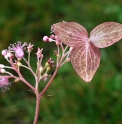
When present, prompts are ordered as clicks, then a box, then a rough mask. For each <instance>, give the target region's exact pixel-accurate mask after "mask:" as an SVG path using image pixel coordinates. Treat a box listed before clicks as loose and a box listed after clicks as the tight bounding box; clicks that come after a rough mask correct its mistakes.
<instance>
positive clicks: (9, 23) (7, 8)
mask: <svg viewBox="0 0 122 124" xmlns="http://www.w3.org/2000/svg"><path fill="white" fill-rule="evenodd" d="M60 21H72V22H78V23H80V24H82V25H83V26H84V27H85V28H86V29H87V30H88V32H90V31H91V30H92V29H93V28H94V27H95V26H97V25H99V24H101V23H103V22H107V21H116V22H119V23H122V1H121V0H101V1H99V0H89V1H87V0H47V1H46V0H3V1H0V51H1V50H2V49H6V48H7V47H8V46H9V44H11V43H15V42H17V41H22V42H31V43H32V44H34V46H35V48H34V50H33V54H32V56H31V62H32V67H33V68H35V67H36V56H35V52H36V50H37V48H38V47H40V48H44V50H43V53H44V62H45V61H46V60H48V59H49V58H50V57H51V56H54V55H53V51H54V50H55V49H56V46H55V45H54V44H53V43H44V42H43V41H42V38H43V36H44V35H50V27H51V25H52V24H53V23H57V22H60ZM53 58H54V57H53ZM0 63H4V64H6V65H9V64H8V63H7V62H6V60H5V59H4V58H3V56H0ZM21 71H22V73H23V75H25V77H26V79H27V80H28V81H29V82H31V84H32V85H34V79H33V78H31V77H32V76H31V75H30V73H29V72H28V71H25V70H21ZM45 84H46V82H41V83H40V89H42V88H43V86H44V85H45ZM28 90H29V89H28V87H27V86H25V85H24V84H23V83H22V82H19V83H12V86H11V88H10V90H9V91H7V92H5V93H2V92H1V93H0V124H32V122H33V117H34V111H35V110H34V109H35V96H34V94H33V93H32V92H30V91H28ZM47 95H52V97H48V96H47ZM39 124H122V41H119V42H118V43H116V44H114V45H113V46H111V47H108V48H105V49H101V64H100V67H99V69H98V71H97V73H96V74H95V76H94V78H93V80H92V81H91V82H90V83H85V82H84V81H83V80H82V79H80V78H79V76H78V75H77V74H76V72H75V71H74V69H73V68H72V66H71V64H70V63H67V64H66V65H64V66H63V67H62V68H61V69H60V71H59V73H58V75H57V76H56V78H55V80H54V82H53V84H52V85H51V86H50V88H49V89H48V91H47V92H46V95H45V97H43V98H42V100H41V109H40V115H39Z"/></svg>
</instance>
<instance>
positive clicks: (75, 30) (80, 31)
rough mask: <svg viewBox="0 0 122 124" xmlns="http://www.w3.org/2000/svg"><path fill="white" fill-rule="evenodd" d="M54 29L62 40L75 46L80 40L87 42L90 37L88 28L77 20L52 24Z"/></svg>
mask: <svg viewBox="0 0 122 124" xmlns="http://www.w3.org/2000/svg"><path fill="white" fill-rule="evenodd" d="M52 30H53V32H54V33H55V35H56V36H57V37H58V39H59V40H60V41H62V42H63V43H64V44H66V45H68V46H70V47H73V46H75V45H76V44H77V43H78V42H85V41H87V39H88V33H87V30H86V29H85V28H84V27H83V26H82V25H80V24H78V23H75V22H59V23H56V24H53V25H52Z"/></svg>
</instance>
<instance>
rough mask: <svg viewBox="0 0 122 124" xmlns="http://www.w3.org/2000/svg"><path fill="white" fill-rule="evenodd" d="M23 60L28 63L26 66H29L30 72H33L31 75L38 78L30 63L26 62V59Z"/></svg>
mask: <svg viewBox="0 0 122 124" xmlns="http://www.w3.org/2000/svg"><path fill="white" fill-rule="evenodd" d="M23 60H24V61H25V62H26V64H27V65H28V67H29V70H30V71H31V73H32V74H33V75H34V77H36V74H35V73H34V71H33V69H32V68H31V65H30V63H28V62H27V61H26V59H25V58H23Z"/></svg>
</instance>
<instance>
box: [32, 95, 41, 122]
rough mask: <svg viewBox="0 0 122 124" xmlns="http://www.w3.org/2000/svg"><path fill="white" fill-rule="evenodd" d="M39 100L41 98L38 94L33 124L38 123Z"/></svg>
mask: <svg viewBox="0 0 122 124" xmlns="http://www.w3.org/2000/svg"><path fill="white" fill-rule="evenodd" d="M40 99H41V97H40V96H39V93H36V109H35V117H34V121H33V124H37V122H38V116H39V109H40Z"/></svg>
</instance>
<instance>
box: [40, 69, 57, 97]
mask: <svg viewBox="0 0 122 124" xmlns="http://www.w3.org/2000/svg"><path fill="white" fill-rule="evenodd" d="M58 69H59V68H58V67H57V68H56V69H55V72H54V73H53V75H52V77H51V79H50V80H49V82H48V83H47V85H46V86H45V88H44V89H43V90H42V92H41V93H40V97H42V96H43V95H44V93H45V92H46V90H47V89H48V87H49V86H50V84H51V83H52V81H53V79H54V78H55V76H56V74H57V72H58Z"/></svg>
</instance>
